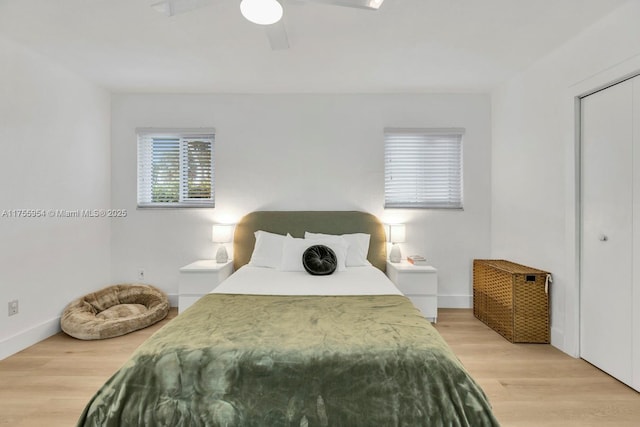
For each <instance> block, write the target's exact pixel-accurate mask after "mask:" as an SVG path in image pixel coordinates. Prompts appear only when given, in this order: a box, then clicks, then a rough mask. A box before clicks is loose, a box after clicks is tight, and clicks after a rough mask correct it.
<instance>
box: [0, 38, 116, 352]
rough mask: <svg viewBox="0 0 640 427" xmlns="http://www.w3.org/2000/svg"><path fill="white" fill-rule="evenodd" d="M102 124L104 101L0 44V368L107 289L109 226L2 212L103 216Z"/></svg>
mask: <svg viewBox="0 0 640 427" xmlns="http://www.w3.org/2000/svg"><path fill="white" fill-rule="evenodd" d="M109 124H110V98H109V94H108V93H106V92H105V91H103V90H100V89H97V88H96V87H94V86H93V85H91V84H89V83H86V82H84V81H83V80H82V79H81V78H79V77H78V76H77V75H75V74H72V73H70V72H68V71H66V70H64V69H62V68H60V67H58V66H56V65H55V64H53V63H51V62H50V61H49V60H47V59H46V58H44V57H41V56H39V55H36V54H34V53H32V52H30V51H28V50H25V49H24V48H22V47H20V46H18V45H16V44H14V43H12V42H9V41H7V40H5V39H2V38H0V144H1V146H2V155H1V156H0V194H1V197H0V242H1V243H0V359H2V358H4V357H6V356H8V355H10V354H12V353H15V352H17V351H19V350H21V349H22V348H25V347H27V346H29V345H31V344H33V343H35V342H37V341H39V340H41V339H43V338H45V337H47V336H49V335H51V334H53V333H54V332H56V331H58V330H59V316H60V314H61V313H62V310H63V309H64V307H65V305H66V304H67V303H68V302H69V301H70V300H71V299H73V298H76V297H78V296H80V295H82V294H85V293H87V292H89V291H91V290H95V289H98V288H99V287H101V286H105V285H106V284H107V283H108V282H109V274H110V272H109V265H110V259H109V257H110V252H109V244H110V236H109V220H107V219H79V218H75V219H72V218H67V219H63V218H51V217H45V218H31V219H26V218H10V217H8V215H10V214H8V213H7V212H6V211H8V210H14V209H44V210H45V212H46V211H47V210H49V209H69V210H72V209H94V208H95V209H99V208H106V207H109V201H110V188H109V174H110V139H109V131H110V130H109ZM3 211H4V213H3ZM13 299H18V300H19V307H20V311H19V314H17V315H15V316H11V317H8V315H7V303H8V301H10V300H13Z"/></svg>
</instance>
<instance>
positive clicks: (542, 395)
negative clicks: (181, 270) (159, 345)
mask: <svg viewBox="0 0 640 427" xmlns="http://www.w3.org/2000/svg"><path fill="white" fill-rule="evenodd" d="M175 316H176V311H175V309H172V311H171V313H170V314H169V317H168V319H166V320H164V321H162V322H160V323H158V324H156V325H154V326H152V327H150V328H147V329H144V330H142V331H137V332H134V333H132V334H129V335H126V336H124V337H119V338H113V339H109V340H102V341H79V340H76V339H73V338H70V337H68V336H66V335H64V334H62V333H61V334H58V335H55V336H53V337H51V338H49V339H47V340H44V341H42V342H40V343H38V344H36V345H34V346H32V347H29V348H28V349H26V350H24V351H22V352H20V353H18V354H16V355H14V356H11V357H9V358H7V359H5V360H2V361H0V425H11V426H38V427H40V426H48V427H56V426H61V427H62V426H64V427H67V426H73V425H74V424H75V422H76V420H77V418H78V416H79V415H80V413H81V412H82V409H83V408H84V405H85V404H86V403H87V402H88V401H89V399H90V398H91V396H92V395H93V393H94V392H95V391H96V390H97V389H98V388H99V387H100V386H101V385H102V384H103V383H104V382H105V381H106V380H107V379H108V378H109V377H110V376H111V375H112V374H113V373H114V372H115V371H116V370H117V369H118V368H119V367H120V366H121V365H122V364H123V363H124V361H125V360H126V359H127V358H128V357H129V355H130V354H131V353H132V351H133V350H134V349H135V348H136V347H137V346H138V345H139V344H140V343H141V342H142V341H144V340H145V339H146V338H147V337H149V336H150V335H151V334H152V333H153V332H155V331H156V330H157V329H158V328H160V327H161V326H162V325H163V324H165V323H166V322H167V321H168V320H169V319H170V318H173V317H175ZM439 316H440V317H439V323H438V324H437V328H438V330H439V331H440V333H441V334H442V336H443V337H444V338H445V339H446V340H447V342H448V343H449V344H450V345H451V347H452V348H453V350H454V352H455V353H456V354H457V355H458V357H459V358H460V360H461V361H462V363H463V364H464V365H465V366H466V368H467V369H468V370H469V372H471V374H472V376H473V377H474V378H475V379H476V380H477V382H478V383H479V384H480V385H481V386H482V388H483V389H484V390H485V392H486V393H487V395H488V396H489V399H490V401H491V403H492V404H493V407H494V411H495V414H496V416H497V418H498V420H499V421H500V422H501V424H502V425H503V426H505V427H510V426H518V427H519V426H532V427H534V426H535V427H547V426H559V427H560V426H562V427H571V426H580V427H589V426H594V427H595V426H597V427H609V426H610V427H614V426H615V427H626V426H629V427H631V426H634V427H638V426H640V394H639V393H636V392H635V391H633V390H632V389H630V388H628V387H626V386H625V385H623V384H621V383H619V382H618V381H616V380H614V379H612V378H611V377H609V376H608V375H606V374H604V373H602V372H601V371H599V370H598V369H596V368H594V367H593V366H591V365H589V364H588V363H586V362H584V361H582V360H578V359H573V358H571V357H569V356H567V355H565V354H564V353H562V352H560V351H558V350H556V349H555V348H553V347H551V346H548V345H540V344H511V343H509V342H508V341H506V340H505V339H503V338H502V337H501V336H500V335H498V334H497V333H495V332H494V331H492V330H491V329H489V328H488V327H486V326H485V325H484V324H483V323H481V322H479V321H478V320H476V319H475V318H474V317H473V314H472V313H471V310H451V309H444V310H440V313H439ZM123 427H128V426H123Z"/></svg>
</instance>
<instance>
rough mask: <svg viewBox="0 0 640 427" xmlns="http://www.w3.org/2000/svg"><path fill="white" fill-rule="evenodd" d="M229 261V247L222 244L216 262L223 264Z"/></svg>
mask: <svg viewBox="0 0 640 427" xmlns="http://www.w3.org/2000/svg"><path fill="white" fill-rule="evenodd" d="M227 261H229V255H228V254H227V248H226V247H225V246H224V245H220V247H219V248H218V252H216V262H217V263H218V264H223V263H225V262H227Z"/></svg>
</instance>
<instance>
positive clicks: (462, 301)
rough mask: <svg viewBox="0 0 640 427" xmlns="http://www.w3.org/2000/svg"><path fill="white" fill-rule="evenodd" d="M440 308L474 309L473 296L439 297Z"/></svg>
mask: <svg viewBox="0 0 640 427" xmlns="http://www.w3.org/2000/svg"><path fill="white" fill-rule="evenodd" d="M438 307H439V308H472V307H473V296H472V295H438Z"/></svg>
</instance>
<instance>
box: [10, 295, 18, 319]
mask: <svg viewBox="0 0 640 427" xmlns="http://www.w3.org/2000/svg"><path fill="white" fill-rule="evenodd" d="M18 308H19V306H18V300H17V299H14V300H13V301H9V316H13V315H15V314H18Z"/></svg>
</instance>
